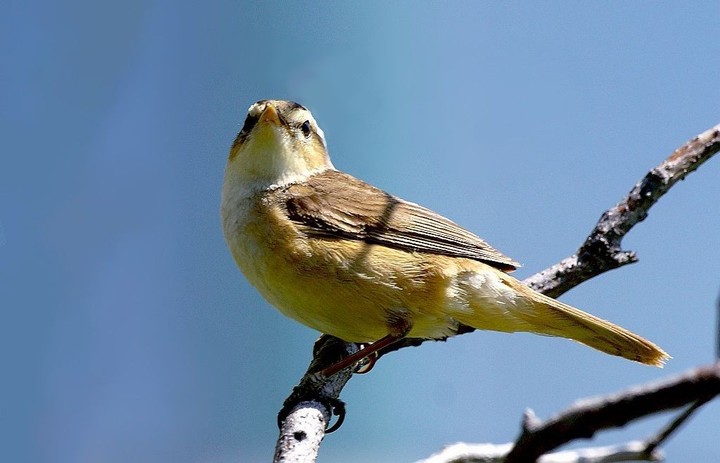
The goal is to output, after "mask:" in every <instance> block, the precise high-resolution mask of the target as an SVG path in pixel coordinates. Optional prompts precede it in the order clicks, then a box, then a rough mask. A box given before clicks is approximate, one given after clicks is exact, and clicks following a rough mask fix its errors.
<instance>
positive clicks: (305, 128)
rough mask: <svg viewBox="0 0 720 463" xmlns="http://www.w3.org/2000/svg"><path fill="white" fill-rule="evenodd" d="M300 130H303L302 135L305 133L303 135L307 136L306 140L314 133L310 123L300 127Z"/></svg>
mask: <svg viewBox="0 0 720 463" xmlns="http://www.w3.org/2000/svg"><path fill="white" fill-rule="evenodd" d="M300 130H302V133H303V135H305V137H306V138H307V137H309V136H310V134H311V133H312V131H311V129H310V121H305V122H303V123H302V125H301V126H300Z"/></svg>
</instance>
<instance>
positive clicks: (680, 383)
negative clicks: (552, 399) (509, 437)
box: [505, 363, 720, 463]
mask: <svg viewBox="0 0 720 463" xmlns="http://www.w3.org/2000/svg"><path fill="white" fill-rule="evenodd" d="M718 394H720V363H717V364H714V365H711V366H707V367H703V368H697V369H694V370H690V371H689V372H687V373H685V374H683V375H680V376H676V377H674V378H670V379H669V380H665V381H661V382H658V383H652V384H649V385H646V386H642V387H637V388H631V389H629V390H627V391H624V392H621V393H619V394H613V395H610V396H605V397H599V398H595V399H586V400H583V401H581V402H579V403H577V404H575V405H574V406H572V407H570V408H569V409H568V410H565V411H564V412H561V413H560V414H558V415H557V416H555V417H554V418H551V419H549V420H547V421H545V422H544V423H541V424H532V425H525V426H523V431H522V433H521V434H520V437H519V438H518V440H517V441H516V443H515V446H514V447H513V449H512V450H511V451H510V453H508V455H507V458H506V460H505V462H506V463H519V462H528V461H535V460H537V459H538V458H539V457H540V456H541V455H543V454H545V453H547V452H549V451H551V450H553V449H555V448H557V447H558V446H560V445H562V444H565V443H567V442H570V441H572V440H575V439H580V438H590V437H592V436H593V435H594V434H595V433H596V432H598V431H600V430H603V429H608V428H618V427H622V426H625V425H626V424H627V423H629V422H631V421H633V420H636V419H638V418H641V417H644V416H647V415H651V414H653V413H657V412H661V411H665V410H672V409H675V408H679V407H682V406H684V405H687V404H690V403H693V402H699V401H704V402H705V401H708V400H710V399H712V398H713V397H715V396H717V395H718ZM704 402H703V403H704ZM700 405H702V404H700ZM696 408H697V407H696ZM692 411H694V410H691V411H690V414H691V413H692ZM685 419H686V418H682V416H681V417H680V418H678V419H677V420H675V421H676V422H677V423H675V422H673V424H671V425H670V426H669V427H668V429H666V430H665V432H663V433H661V435H660V436H659V442H661V441H662V439H664V438H666V437H667V436H665V437H663V434H665V433H667V435H670V433H672V432H673V431H674V430H675V429H676V428H677V427H678V426H679V425H680V424H681V423H682V422H683V421H684V420H685Z"/></svg>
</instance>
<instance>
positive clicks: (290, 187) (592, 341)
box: [222, 100, 668, 365]
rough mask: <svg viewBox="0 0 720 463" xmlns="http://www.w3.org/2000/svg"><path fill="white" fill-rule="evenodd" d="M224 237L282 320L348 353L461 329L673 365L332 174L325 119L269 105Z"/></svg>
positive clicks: (244, 151)
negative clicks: (349, 347) (561, 341)
mask: <svg viewBox="0 0 720 463" xmlns="http://www.w3.org/2000/svg"><path fill="white" fill-rule="evenodd" d="M222 218H223V229H224V233H225V238H226V240H227V241H228V245H229V247H230V249H231V251H232V254H233V256H234V257H235V260H236V262H237V264H238V266H239V267H240V269H241V270H242V271H243V273H244V274H245V276H246V277H247V278H248V280H249V281H250V282H251V283H252V284H253V285H254V286H255V287H256V288H257V289H258V290H259V291H260V293H261V294H262V295H263V296H264V297H265V298H266V299H267V300H268V301H269V302H270V303H271V304H273V305H274V306H276V307H277V308H278V309H279V310H280V311H281V312H283V313H284V314H286V315H288V316H290V317H292V318H294V319H296V320H298V321H300V322H301V323H304V324H306V325H308V326H310V327H313V328H315V329H317V330H319V331H321V332H324V333H328V334H332V335H335V336H337V337H339V338H341V339H344V340H346V341H355V342H372V341H377V340H379V339H381V338H382V339H384V340H385V339H388V338H390V339H391V340H392V339H397V338H399V337H402V336H411V337H422V338H442V337H445V336H448V335H450V334H453V333H454V332H455V331H456V330H457V328H458V327H459V326H460V325H461V324H464V325H468V326H472V327H474V328H478V329H487V330H496V331H505V332H516V331H527V332H533V333H538V334H545V335H550V336H559V337H566V338H570V339H573V340H576V341H578V342H581V343H584V344H586V345H588V346H591V347H594V348H596V349H599V350H601V351H603V352H606V353H609V354H612V355H619V356H622V357H625V358H628V359H631V360H636V361H639V362H642V363H648V364H653V365H661V364H662V362H663V361H664V360H665V359H666V358H668V357H667V354H665V352H663V351H662V350H661V349H660V348H658V347H657V346H656V345H654V344H653V343H651V342H649V341H647V340H645V339H643V338H642V337H640V336H637V335H635V334H633V333H631V332H630V331H627V330H625V329H623V328H621V327H619V326H617V325H614V324H612V323H610V322H607V321H605V320H602V319H599V318H597V317H594V316H592V315H590V314H587V313H585V312H582V311H580V310H578V309H575V308H573V307H570V306H568V305H567V304H563V303H561V302H559V301H556V300H554V299H551V298H549V297H546V296H544V295H542V294H539V293H537V292H535V291H533V290H531V289H530V288H528V287H527V286H525V285H523V284H522V283H521V282H519V281H518V280H516V279H515V278H513V277H512V276H510V275H509V274H508V273H507V272H509V271H512V270H514V269H515V268H516V267H517V266H518V265H519V264H518V263H517V262H515V261H513V260H512V259H510V258H508V257H506V256H504V255H503V254H501V253H500V252H498V251H497V250H495V249H494V248H492V247H491V246H490V245H489V244H487V243H486V242H485V241H483V240H482V239H480V238H479V237H478V236H476V235H475V234H473V233H472V232H470V231H468V230H466V229H464V228H462V227H460V226H459V225H457V224H455V223H454V222H452V221H450V220H448V219H446V218H444V217H442V216H440V215H438V214H437V213H435V212H433V211H430V210H429V209H426V208H423V207H421V206H418V205H417V204H413V203H410V202H407V201H404V200H402V199H399V198H397V197H395V196H392V195H390V194H388V193H386V192H384V191H382V190H380V189H378V188H375V187H373V186H371V185H368V184H367V183H365V182H363V181H361V180H358V179H356V178H354V177H352V176H350V175H348V174H345V173H342V172H339V171H337V170H335V169H334V167H333V166H332V163H331V162H330V158H329V157H328V155H327V150H326V146H325V138H324V135H323V133H322V131H321V130H320V128H319V127H318V125H317V123H316V122H315V120H314V119H313V118H312V116H311V115H310V112H309V111H307V109H305V108H304V107H302V106H300V105H298V104H297V103H292V102H284V101H272V100H263V101H260V102H258V103H256V104H254V105H252V106H251V107H250V110H249V111H248V118H247V120H246V122H245V125H244V126H243V129H242V131H241V132H240V134H239V135H238V137H237V139H236V141H235V143H234V144H233V147H232V149H231V152H230V156H229V159H228V166H227V168H226V171H225V182H224V185H223V200H222Z"/></svg>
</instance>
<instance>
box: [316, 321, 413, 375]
mask: <svg viewBox="0 0 720 463" xmlns="http://www.w3.org/2000/svg"><path fill="white" fill-rule="evenodd" d="M411 327H412V324H411V323H410V322H409V321H408V319H407V318H406V317H403V316H401V315H400V314H396V313H393V314H392V315H391V316H389V317H388V328H389V331H390V334H388V335H386V336H383V337H382V338H380V339H378V340H377V341H375V342H374V343H372V344H368V345H366V346H365V347H363V348H362V349H360V350H359V351H357V352H355V353H354V354H350V355H348V356H347V357H345V358H344V359H342V360H340V361H339V362H336V363H334V364H332V365H330V366H329V367H327V368H325V369H324V370H320V371H319V372H318V373H317V375H318V376H319V377H322V378H329V377H330V376H332V375H334V374H335V373H337V372H339V371H341V370H344V369H345V368H347V367H349V366H351V365H354V364H355V363H357V362H359V361H361V360H364V359H366V358H369V357H370V356H372V355H377V353H378V352H379V351H380V350H382V349H384V348H386V347H388V346H389V345H391V344H393V343H394V342H397V341H399V340H401V339H402V338H404V337H405V335H406V334H408V332H410V328H411ZM374 364H375V360H371V362H370V367H369V368H363V371H361V373H367V372H368V371H370V369H371V368H372V366H373V365H374Z"/></svg>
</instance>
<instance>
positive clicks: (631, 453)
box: [416, 441, 664, 463]
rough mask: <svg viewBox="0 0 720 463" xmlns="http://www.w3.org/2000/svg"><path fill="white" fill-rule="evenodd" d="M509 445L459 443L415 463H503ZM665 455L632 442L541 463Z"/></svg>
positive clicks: (611, 462)
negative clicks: (649, 450)
mask: <svg viewBox="0 0 720 463" xmlns="http://www.w3.org/2000/svg"><path fill="white" fill-rule="evenodd" d="M512 446H513V444H512V443H507V444H498V445H493V444H464V443H457V444H453V445H449V446H447V447H445V448H444V449H443V450H442V451H440V452H438V453H436V454H435V455H432V456H431V457H430V458H428V459H426V460H420V461H418V462H416V463H503V462H504V461H505V456H506V455H507V453H508V452H509V451H510V449H511V448H512ZM663 458H664V457H663V455H662V452H660V451H659V450H654V451H652V452H648V451H647V446H646V444H645V443H644V442H640V441H632V442H628V443H625V444H620V445H609V446H604V447H587V448H583V449H576V450H566V451H563V452H554V453H548V454H546V455H543V456H542V457H540V459H538V462H539V463H619V462H624V461H663Z"/></svg>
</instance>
